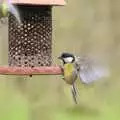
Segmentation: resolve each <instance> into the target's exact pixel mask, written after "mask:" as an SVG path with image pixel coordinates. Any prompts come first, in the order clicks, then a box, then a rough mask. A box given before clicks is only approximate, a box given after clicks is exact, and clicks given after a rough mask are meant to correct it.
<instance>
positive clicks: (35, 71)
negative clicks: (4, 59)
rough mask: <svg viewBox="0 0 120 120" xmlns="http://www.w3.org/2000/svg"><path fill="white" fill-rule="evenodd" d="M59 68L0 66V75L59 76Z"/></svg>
mask: <svg viewBox="0 0 120 120" xmlns="http://www.w3.org/2000/svg"><path fill="white" fill-rule="evenodd" d="M61 74H63V70H62V68H61V67H60V66H55V65H54V66H41V67H10V66H0V75H61Z"/></svg>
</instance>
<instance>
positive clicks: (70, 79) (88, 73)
mask: <svg viewBox="0 0 120 120" xmlns="http://www.w3.org/2000/svg"><path fill="white" fill-rule="evenodd" d="M58 58H59V59H61V60H62V61H63V75H64V78H63V79H64V81H65V82H66V83H67V84H69V85H71V92H72V95H73V100H74V102H75V103H76V104H77V90H76V86H75V81H76V80H77V78H78V79H79V80H80V81H81V82H82V83H84V84H90V83H92V82H93V81H95V80H98V79H99V78H101V77H105V76H108V69H106V68H105V67H103V66H102V65H100V64H98V63H96V61H95V60H93V59H91V58H89V57H79V56H74V55H73V54H71V53H62V54H61V55H60V56H59V57H58Z"/></svg>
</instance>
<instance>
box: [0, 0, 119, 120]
mask: <svg viewBox="0 0 120 120" xmlns="http://www.w3.org/2000/svg"><path fill="white" fill-rule="evenodd" d="M119 5H120V1H119V0H114V1H113V0H69V1H67V5H66V6H63V7H54V8H53V61H54V63H53V64H60V63H59V62H58V60H57V56H58V55H59V54H60V53H61V52H63V51H67V52H72V53H74V54H76V55H92V56H96V57H99V58H100V59H102V60H103V61H104V62H105V63H106V64H108V65H109V67H110V72H111V74H110V77H109V78H108V79H104V80H101V81H97V82H96V83H94V84H93V85H90V86H85V85H82V84H79V85H78V89H79V104H78V105H74V103H73V101H72V96H71V94H70V89H69V85H66V84H65V83H64V81H62V79H61V76H33V77H32V78H30V77H27V76H24V77H23V76H22V77H20V76H0V119H1V120H16V119H17V120H40V119H42V120H61V119H62V120H80V119H82V120H114V119H115V120H119V119H120V103H119V101H120V94H119V91H120V74H119V71H120V67H119V66H120V63H119V61H120V40H119V39H120V14H119V13H120V7H119ZM7 27H8V26H7V25H6V26H5V25H3V26H0V65H7V64H8V63H7V61H8V52H7V51H8V29H7ZM78 83H79V81H78Z"/></svg>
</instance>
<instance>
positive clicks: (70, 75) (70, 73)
mask: <svg viewBox="0 0 120 120" xmlns="http://www.w3.org/2000/svg"><path fill="white" fill-rule="evenodd" d="M74 73H75V68H74V65H73V64H71V63H67V64H65V65H64V79H65V81H66V83H68V84H73V83H74V81H75V80H76V75H75V74H74Z"/></svg>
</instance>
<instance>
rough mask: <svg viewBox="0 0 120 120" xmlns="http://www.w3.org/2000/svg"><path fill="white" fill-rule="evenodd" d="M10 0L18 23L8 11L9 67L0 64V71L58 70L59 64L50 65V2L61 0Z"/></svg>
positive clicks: (14, 72)
mask: <svg viewBox="0 0 120 120" xmlns="http://www.w3.org/2000/svg"><path fill="white" fill-rule="evenodd" d="M11 1H12V3H13V4H14V5H15V6H16V8H17V9H18V11H19V13H20V17H21V23H20V24H19V23H18V21H17V20H16V18H15V17H14V15H12V14H11V13H10V14H9V29H8V30H9V41H8V44H9V49H8V50H9V51H8V53H9V54H8V63H9V66H10V67H1V68H0V74H21V75H29V74H40V73H41V74H46V73H47V72H48V74H49V73H50V74H52V73H54V74H57V73H58V74H60V73H61V69H60V68H59V67H52V66H51V64H52V6H54V5H64V4H65V2H64V0H34V1H32V0H26V1H25V0H11ZM41 66H43V67H41ZM45 66H46V67H45ZM50 66H51V67H50ZM56 68H57V69H56ZM54 70H56V72H57V73H55V71H54Z"/></svg>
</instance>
